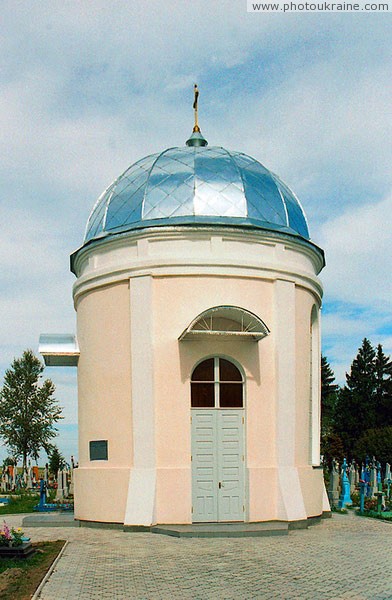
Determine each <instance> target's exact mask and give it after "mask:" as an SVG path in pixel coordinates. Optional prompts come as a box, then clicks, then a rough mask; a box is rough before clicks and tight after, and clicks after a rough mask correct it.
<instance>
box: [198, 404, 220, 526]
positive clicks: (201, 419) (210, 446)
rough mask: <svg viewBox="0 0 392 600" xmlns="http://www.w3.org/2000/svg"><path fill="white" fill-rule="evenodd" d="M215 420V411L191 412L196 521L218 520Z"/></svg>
mask: <svg viewBox="0 0 392 600" xmlns="http://www.w3.org/2000/svg"><path fill="white" fill-rule="evenodd" d="M215 431H216V418H215V412H214V411H213V410H208V409H207V410H193V411H192V503H193V519H194V520H195V521H203V522H204V521H205V522H208V521H216V519H217V512H218V507H217V503H218V498H217V495H216V489H215V488H216V480H217V469H216V461H215V444H214V439H215Z"/></svg>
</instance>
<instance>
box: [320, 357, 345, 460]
mask: <svg viewBox="0 0 392 600" xmlns="http://www.w3.org/2000/svg"><path fill="white" fill-rule="evenodd" d="M338 390H339V386H338V385H336V383H335V375H334V373H333V371H332V369H331V367H330V365H329V363H328V360H327V358H326V357H325V356H323V355H322V356H321V454H322V455H323V460H324V463H326V464H330V463H331V462H332V459H333V458H337V459H339V460H340V459H341V458H342V456H343V454H344V450H343V443H342V440H341V439H340V437H339V436H338V435H337V434H336V433H334V419H335V410H336V402H337V397H338Z"/></svg>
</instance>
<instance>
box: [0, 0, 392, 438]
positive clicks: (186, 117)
mask: <svg viewBox="0 0 392 600" xmlns="http://www.w3.org/2000/svg"><path fill="white" fill-rule="evenodd" d="M277 17H279V16H278V15H265V14H264V15H260V14H248V13H247V12H246V4H245V3H244V2H243V1H242V0H238V1H237V0H198V1H197V2H191V1H190V0H185V1H184V2H181V3H179V2H177V1H174V0H168V1H167V2H165V3H158V2H154V1H152V0H145V1H144V2H140V3H131V2H129V1H125V0H113V2H109V3H108V2H106V1H103V0H95V1H94V2H93V3H91V2H88V1H87V0H81V1H79V2H76V3H72V2H66V3H64V2H60V1H59V0H54V1H51V2H49V1H48V0H43V1H42V2H39V3H24V2H18V3H15V2H14V1H13V0H12V1H11V0H10V1H5V2H3V4H2V22H3V32H2V38H1V40H0V56H1V64H2V81H1V85H0V118H1V121H2V123H1V125H2V127H1V131H2V133H1V137H0V152H1V154H2V157H3V158H2V164H1V165H0V177H1V180H2V188H1V191H0V206H1V217H2V225H3V229H2V236H1V239H0V272H1V282H2V292H1V295H0V310H1V314H2V315H6V318H3V319H2V324H1V332H0V349H1V364H0V367H1V368H2V369H3V370H4V368H5V367H6V366H8V364H9V363H10V361H11V360H12V358H13V356H15V355H20V354H21V353H22V351H23V350H24V349H25V348H26V347H32V348H33V349H36V348H37V342H38V336H39V334H40V333H42V332H45V331H47V332H67V331H68V332H72V331H74V329H75V322H74V321H75V316H74V311H73V306H72V297H71V287H72V283H73V281H74V278H73V276H72V275H71V274H70V273H69V263H68V260H69V254H70V253H71V252H72V251H73V250H74V249H75V248H76V247H78V246H79V245H80V244H81V242H82V238H83V233H84V227H85V223H86V221H87V217H88V214H89V212H90V210H91V208H92V206H93V204H94V202H95V200H96V198H97V197H98V196H99V195H100V193H101V192H102V191H103V189H105V188H106V187H107V186H108V185H109V184H110V183H111V181H112V180H113V179H114V178H115V177H117V176H118V175H119V174H120V173H121V172H122V171H124V170H125V169H126V168H127V167H128V166H129V165H130V164H132V163H133V162H135V161H136V160H137V159H139V158H140V157H142V156H144V155H147V154H151V153H153V152H157V151H160V150H161V149H163V148H166V147H168V146H175V145H182V144H183V143H184V141H185V139H186V138H187V137H188V135H189V134H190V131H191V128H192V124H193V111H192V93H193V92H192V87H193V83H194V82H197V83H198V84H199V88H200V122H201V126H202V130H203V133H204V134H205V136H206V137H207V139H208V140H209V142H210V144H211V145H223V146H226V147H228V148H233V149H238V150H242V151H244V152H246V153H248V154H251V155H254V156H255V157H256V158H257V159H259V160H261V161H262V162H263V163H264V164H266V166H268V167H269V168H271V169H272V170H274V171H275V172H277V173H278V174H279V175H280V176H281V177H282V179H283V180H284V181H287V183H288V184H289V185H290V186H291V187H293V189H294V191H295V192H296V193H297V194H298V196H299V197H300V199H301V201H302V204H303V205H304V207H305V210H306V212H307V215H308V218H309V221H310V228H311V231H312V235H313V239H314V240H315V241H316V243H318V244H319V245H320V246H322V247H324V249H325V250H326V258H327V267H326V269H325V271H324V272H323V274H322V277H323V281H324V284H325V289H326V297H325V304H326V308H327V307H328V305H329V306H331V311H330V313H329V314H327V315H326V316H325V318H324V331H325V335H324V343H325V344H326V348H327V349H330V350H331V354H332V355H333V358H334V360H335V362H336V364H337V365H340V366H339V369H340V370H341V371H342V370H343V363H345V364H346V368H348V366H349V363H350V362H351V360H352V358H353V353H355V351H356V348H357V347H358V345H359V344H360V341H361V338H362V337H364V336H365V335H367V332H368V331H370V332H371V333H372V335H373V334H374V336H375V340H376V338H377V336H380V339H385V340H390V335H391V333H390V331H389V330H388V318H387V317H386V316H385V311H384V312H383V308H384V309H386V308H388V307H389V310H390V298H391V293H390V292H391V284H390V282H389V281H388V280H389V279H390V278H389V277H387V276H386V273H388V269H389V265H388V257H389V256H390V254H391V246H390V240H389V239H388V234H387V228H386V227H385V220H386V215H388V214H390V211H391V201H390V196H389V195H388V194H389V193H390V190H391V187H392V185H391V183H392V181H391V170H390V164H391V159H392V157H391V148H390V142H389V140H390V138H391V134H392V131H391V129H390V127H391V121H392V120H391V119H390V116H391V104H390V98H389V87H390V75H389V73H390V67H391V57H390V55H389V54H388V50H389V36H390V27H389V23H387V22H386V21H385V16H384V15H372V25H371V27H370V26H369V22H368V21H366V20H364V19H363V18H362V17H363V16H362V15H358V16H356V15H353V16H352V17H350V19H347V15H332V14H331V15H321V16H319V15H306V18H304V16H303V15H285V16H284V18H277ZM388 211H389V212H388ZM383 221H384V222H383ZM336 301H338V304H336V305H335V302H336ZM357 306H360V307H361V308H362V309H363V308H365V309H366V311H365V312H366V318H364V315H362V317H360V316H358V314H354V313H353V312H352V311H353V309H352V307H357ZM354 312H355V311H354ZM358 340H359V343H358ZM389 347H390V344H389ZM64 373H65V372H64ZM48 376H52V372H51V371H48ZM57 378H58V379H57ZM53 379H55V382H56V383H57V384H58V390H59V397H61V400H62V401H63V402H64V404H65V406H66V411H67V412H66V419H65V421H64V422H63V423H62V425H61V427H62V431H65V429H64V427H65V426H66V425H67V424H69V426H70V427H71V428H72V427H74V423H75V417H76V415H75V411H74V406H75V401H74V398H75V397H76V391H75V383H74V375H73V374H71V375H62V374H59V373H57V372H56V373H54V375H53ZM70 431H71V430H70ZM74 433H75V431H74V430H72V433H69V434H67V435H69V436H71V437H69V439H71V438H72V436H73V435H74ZM72 439H74V438H72Z"/></svg>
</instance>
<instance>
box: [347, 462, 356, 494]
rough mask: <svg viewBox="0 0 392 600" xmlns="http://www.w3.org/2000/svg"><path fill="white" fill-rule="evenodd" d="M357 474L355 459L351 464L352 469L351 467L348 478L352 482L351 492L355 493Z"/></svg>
mask: <svg viewBox="0 0 392 600" xmlns="http://www.w3.org/2000/svg"><path fill="white" fill-rule="evenodd" d="M355 476H356V465H355V462H354V461H353V462H352V463H351V465H350V469H349V473H348V479H349V482H350V494H353V493H354V492H355V485H356V481H355Z"/></svg>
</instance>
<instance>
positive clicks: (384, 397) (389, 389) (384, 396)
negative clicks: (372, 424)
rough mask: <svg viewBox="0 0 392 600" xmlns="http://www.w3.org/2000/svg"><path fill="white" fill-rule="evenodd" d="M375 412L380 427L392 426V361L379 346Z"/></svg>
mask: <svg viewBox="0 0 392 600" xmlns="http://www.w3.org/2000/svg"><path fill="white" fill-rule="evenodd" d="M375 367H376V392H375V410H376V425H377V426H378V427H389V426H392V361H391V360H390V358H389V357H388V356H386V355H385V354H384V352H383V349H382V345H381V344H378V346H377V352H376V360H375Z"/></svg>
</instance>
